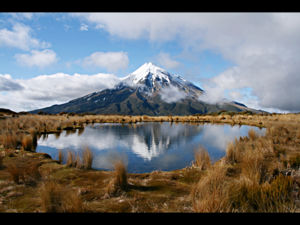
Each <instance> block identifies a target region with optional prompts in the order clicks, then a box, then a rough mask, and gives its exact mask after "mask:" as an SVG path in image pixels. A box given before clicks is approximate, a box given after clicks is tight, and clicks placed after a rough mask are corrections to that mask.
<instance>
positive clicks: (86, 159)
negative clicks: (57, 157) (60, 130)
mask: <svg viewBox="0 0 300 225" xmlns="http://www.w3.org/2000/svg"><path fill="white" fill-rule="evenodd" d="M93 158H94V156H93V152H92V151H91V150H90V149H89V148H88V147H86V148H85V149H84V151H83V153H82V161H83V162H82V164H83V168H85V169H87V170H89V169H91V168H92V164H93Z"/></svg>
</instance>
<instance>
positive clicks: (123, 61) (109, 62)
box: [82, 52, 129, 72]
mask: <svg viewBox="0 0 300 225" xmlns="http://www.w3.org/2000/svg"><path fill="white" fill-rule="evenodd" d="M128 63H129V59H128V55H127V53H126V52H94V53H93V54H91V55H90V56H87V57H85V58H84V59H83V62H82V64H83V65H84V66H86V67H88V66H93V67H100V68H104V69H106V70H107V71H109V72H115V71H118V70H119V69H125V68H127V66H128Z"/></svg>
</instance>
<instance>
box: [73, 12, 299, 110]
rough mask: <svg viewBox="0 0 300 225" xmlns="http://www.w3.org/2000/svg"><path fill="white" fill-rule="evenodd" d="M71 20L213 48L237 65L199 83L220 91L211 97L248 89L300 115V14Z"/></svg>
mask: <svg viewBox="0 0 300 225" xmlns="http://www.w3.org/2000/svg"><path fill="white" fill-rule="evenodd" d="M75 16H77V17H79V18H80V19H81V20H83V21H85V22H86V23H88V24H91V25H93V26H94V27H96V28H98V29H103V30H105V31H107V32H108V33H109V34H111V35H113V36H118V37H120V38H125V39H146V40H149V41H151V42H154V41H155V42H165V41H174V40H176V41H178V42H179V44H180V45H181V47H183V49H184V50H185V51H191V52H199V51H202V50H207V49H208V50H213V51H214V52H215V53H219V54H221V55H222V57H223V58H224V59H227V60H229V61H230V62H231V63H232V64H234V65H235V66H234V67H233V68H230V69H228V70H227V71H225V72H224V73H221V74H219V75H218V76H217V77H214V78H212V79H211V80H208V82H207V83H205V84H204V85H203V87H204V86H210V88H211V89H212V88H214V90H221V91H218V92H219V93H213V94H214V95H220V96H222V94H225V93H226V92H228V91H232V89H240V88H241V89H242V88H250V89H252V93H251V94H252V95H253V96H252V97H257V102H258V105H259V107H265V108H268V107H269V108H277V109H280V110H297V111H300V101H298V97H297V96H299V90H300V89H299V86H300V76H299V75H298V71H299V65H300V64H299V58H300V45H299V39H300V14H298V13H91V14H75ZM225 75H226V76H225ZM227 76H228V77H227ZM223 82H224V83H223ZM204 88H205V87H204ZM215 98H217V96H215ZM245 103H246V104H247V102H245Z"/></svg>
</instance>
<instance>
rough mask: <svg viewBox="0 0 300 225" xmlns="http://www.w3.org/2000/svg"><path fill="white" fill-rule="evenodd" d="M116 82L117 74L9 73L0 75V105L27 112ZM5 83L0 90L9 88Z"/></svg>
mask: <svg viewBox="0 0 300 225" xmlns="http://www.w3.org/2000/svg"><path fill="white" fill-rule="evenodd" d="M7 82H9V83H7ZM118 82H119V78H118V77H116V76H114V75H112V74H100V73H99V74H95V75H84V74H74V75H69V74H64V73H56V74H52V75H40V76H37V77H34V78H31V79H27V80H25V79H15V80H14V79H12V78H11V77H10V76H9V75H0V105H1V107H4V108H10V109H12V110H15V111H29V110H34V109H38V108H43V107H47V106H50V105H53V104H62V103H65V102H67V101H70V100H73V99H75V98H79V97H82V96H84V95H87V94H90V93H92V92H95V91H101V90H103V89H105V88H112V87H113V86H114V85H115V84H116V83H118ZM6 84H9V87H10V88H6V89H3V87H8V86H6ZM1 91H2V92H1ZM3 91H5V92H3Z"/></svg>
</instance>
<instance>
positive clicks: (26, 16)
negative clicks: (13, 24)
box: [10, 13, 33, 20]
mask: <svg viewBox="0 0 300 225" xmlns="http://www.w3.org/2000/svg"><path fill="white" fill-rule="evenodd" d="M10 15H11V16H12V17H13V18H14V19H17V20H24V19H27V20H30V19H32V17H33V13H10Z"/></svg>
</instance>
